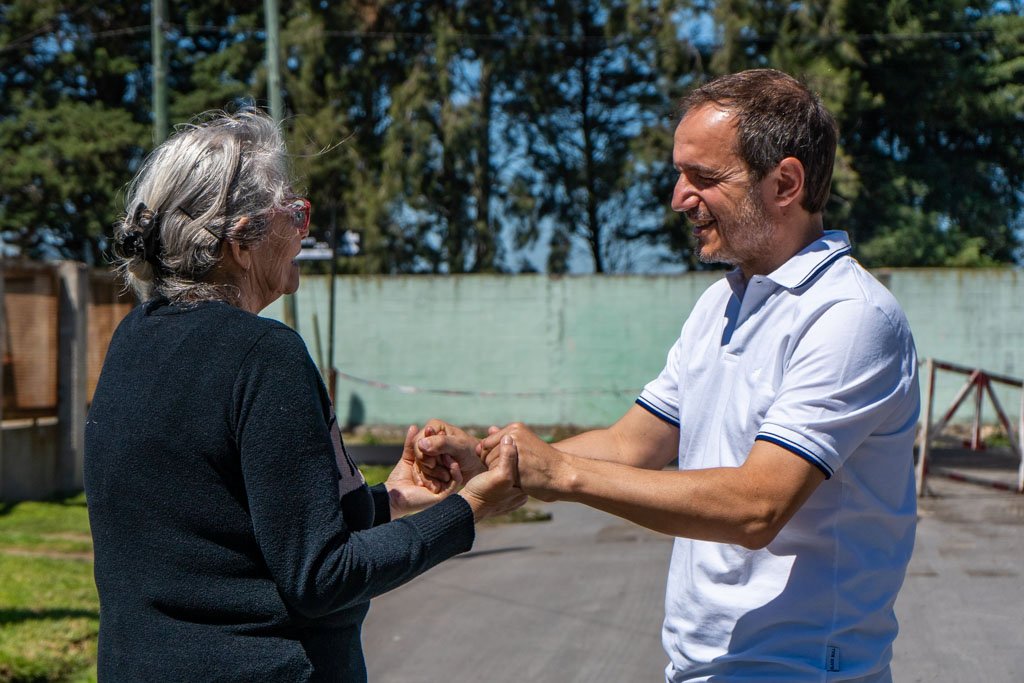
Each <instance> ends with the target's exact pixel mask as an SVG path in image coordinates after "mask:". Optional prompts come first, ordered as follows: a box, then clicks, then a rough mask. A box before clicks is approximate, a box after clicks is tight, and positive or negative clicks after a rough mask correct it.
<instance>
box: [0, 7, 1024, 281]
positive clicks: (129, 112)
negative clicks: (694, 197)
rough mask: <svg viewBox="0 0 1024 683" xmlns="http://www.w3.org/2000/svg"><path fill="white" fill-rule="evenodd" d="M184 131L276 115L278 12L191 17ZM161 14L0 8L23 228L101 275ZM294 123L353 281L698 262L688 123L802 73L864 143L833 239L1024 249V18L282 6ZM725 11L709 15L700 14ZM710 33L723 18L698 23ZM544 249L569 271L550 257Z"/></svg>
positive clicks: (1, 214) (173, 111)
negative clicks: (680, 103) (695, 114)
mask: <svg viewBox="0 0 1024 683" xmlns="http://www.w3.org/2000/svg"><path fill="white" fill-rule="evenodd" d="M168 5H169V6H168V10H169V15H168V17H167V20H168V25H167V26H166V27H165V32H164V35H165V37H166V40H167V45H168V53H169V54H168V56H169V75H168V85H169V89H170V97H169V100H170V120H171V121H173V122H182V121H188V120H189V119H191V118H192V117H193V116H195V115H196V114H198V113H200V112H202V111H205V110H209V109H222V108H233V107H237V106H239V105H240V104H245V103H255V104H265V103H266V99H267V89H266V68H265V66H264V61H265V47H266V46H265V35H264V31H263V26H264V16H263V11H264V10H263V7H262V3H249V4H244V3H243V4H242V5H239V4H238V3H233V2H228V1H227V0H211V1H209V2H192V1H184V2H173V3H168ZM149 10H150V7H149V5H148V4H140V3H135V4H133V3H99V4H88V3H86V4H81V6H79V5H68V4H67V3H59V2H57V1H56V0H13V1H12V2H8V3H4V4H2V5H0V143H2V148H0V149H2V152H0V154H2V156H0V237H2V240H3V242H4V243H6V245H7V247H8V249H9V248H10V247H14V248H16V249H19V250H21V252H22V253H24V254H27V255H29V256H32V257H37V258H39V257H54V256H64V257H74V258H80V259H84V260H86V261H92V262H98V261H101V260H102V259H103V252H104V249H105V247H106V245H105V241H104V235H106V234H109V232H110V228H111V226H112V224H113V223H114V222H115V221H116V220H117V217H118V214H119V211H120V210H121V208H122V207H120V206H119V198H120V197H119V195H120V191H121V188H122V187H123V186H124V184H125V183H126V182H127V181H128V180H129V179H130V177H131V174H132V172H133V170H134V169H136V168H137V167H138V164H139V162H140V161H141V159H142V157H143V155H144V154H145V153H146V152H147V151H148V150H149V148H150V147H151V145H152V139H153V134H152V128H151V127H152V116H151V113H150V109H151V102H150V90H151V69H150V58H151V45H150V27H149V21H150V16H149ZM281 12H282V17H281V26H282V34H281V49H282V55H283V58H284V61H283V88H284V91H285V92H284V95H285V106H286V109H287V112H288V115H287V118H286V121H285V127H286V132H287V135H288V141H289V148H290V149H291V150H292V152H293V153H294V167H295V170H296V172H297V173H298V175H299V177H300V179H301V182H302V184H303V185H304V186H305V189H306V191H307V193H308V194H309V195H310V196H311V199H312V200H313V206H314V219H313V227H314V234H315V235H316V236H318V237H320V238H321V239H324V238H326V237H327V230H328V229H330V228H331V226H334V227H335V228H336V229H338V230H344V229H346V228H348V229H354V230H358V231H360V232H361V233H362V236H363V241H362V247H363V254H362V255H361V256H360V257H358V258H354V259H345V260H343V261H342V262H341V263H340V267H341V270H342V272H360V273H408V272H494V271H502V270H510V271H515V270H538V269H539V270H547V271H549V272H565V271H567V270H569V269H570V267H571V266H570V264H573V265H574V267H577V268H579V267H583V268H586V266H581V265H580V264H581V263H583V262H585V261H586V260H588V259H580V258H579V256H580V255H581V254H585V255H587V256H588V257H589V261H590V263H592V264H593V265H592V267H593V269H594V270H595V271H598V272H613V271H644V270H649V269H651V268H653V267H655V266H656V265H658V262H657V260H656V259H657V258H659V256H658V255H660V258H664V257H666V256H668V257H670V258H671V259H672V260H674V261H675V262H676V263H685V264H687V265H688V266H689V267H691V268H692V267H700V266H699V264H697V263H696V262H695V260H694V259H693V255H692V253H691V245H690V243H689V238H688V237H687V235H686V231H685V230H684V229H683V228H682V222H681V219H680V218H679V217H678V216H675V215H674V214H673V213H672V212H671V211H670V210H669V208H668V197H669V194H670V192H671V188H672V184H673V181H674V177H673V173H672V171H671V168H670V165H669V158H670V155H669V152H670V148H671V133H672V129H673V126H674V124H675V121H674V118H673V105H674V102H675V101H676V100H677V99H678V97H679V96H680V95H681V94H682V93H683V92H684V91H685V89H686V88H688V87H690V86H691V85H692V84H694V83H697V82H700V81H701V80H702V79H704V78H707V77H709V76H711V75H714V74H718V73H723V72H726V71H735V70H739V69H743V68H748V67H752V66H773V67H776V68H780V69H783V70H785V71H788V72H791V73H793V74H795V75H797V76H800V77H802V78H803V79H805V80H806V81H807V82H808V83H809V84H810V85H811V87H812V88H814V89H815V90H817V91H818V92H820V93H821V95H822V97H823V99H824V101H825V102H826V104H827V105H828V106H829V108H830V109H831V110H832V111H833V112H835V113H836V116H837V118H838V120H839V123H840V128H841V131H842V136H841V149H840V151H839V155H838V159H837V164H836V171H835V176H834V182H833V196H832V200H831V201H830V204H829V206H828V208H827V223H828V225H829V226H831V227H838V228H843V229H847V230H848V231H849V232H850V233H851V235H852V237H853V238H854V241H855V242H856V246H857V250H858V253H859V254H860V256H861V258H862V259H863V260H864V261H865V263H866V264H868V265H876V266H877V265H907V266H916V265H972V266H974V265H976V266H985V265H991V264H1004V263H1011V262H1013V261H1014V260H1015V259H1018V258H1019V255H1020V248H1021V239H1022V229H1024V121H1022V119H1021V112H1022V111H1024V5H1022V3H1021V1H1020V0H1009V1H1007V0H983V1H982V2H976V3H967V2H966V0H928V1H927V2H924V3H907V2H905V1H904V0H875V1H873V2H861V3H856V2H850V1H849V0H814V1H812V2H799V3H763V2H757V1H755V0H722V1H720V2H716V3H708V2H707V1H706V0H541V1H540V2H526V1H525V0H481V1H479V2H468V1H467V0H453V1H452V2H448V3H419V2H409V1H408V0H380V1H371V0H355V1H353V2H345V3H307V2H298V1H297V0H282V1H281ZM706 17H711V19H712V20H713V23H710V24H708V23H706V22H704V21H703V20H704V18H706ZM700 27H704V28H700ZM538 257H546V258H545V260H538Z"/></svg>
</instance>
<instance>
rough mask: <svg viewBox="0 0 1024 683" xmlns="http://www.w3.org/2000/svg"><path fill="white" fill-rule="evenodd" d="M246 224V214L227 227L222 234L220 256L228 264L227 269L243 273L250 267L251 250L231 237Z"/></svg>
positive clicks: (247, 220)
mask: <svg viewBox="0 0 1024 683" xmlns="http://www.w3.org/2000/svg"><path fill="white" fill-rule="evenodd" d="M248 224H249V217H248V216H243V217H242V218H240V219H238V222H237V223H235V224H234V225H232V226H231V227H230V228H228V230H227V232H226V233H225V235H224V240H223V241H222V242H221V258H223V259H224V261H225V265H226V266H228V269H229V270H232V271H237V272H242V273H244V272H246V271H248V270H249V268H251V267H252V250H251V249H250V248H249V247H248V246H246V245H244V244H241V243H239V242H238V241H237V240H234V239H232V237H233V236H234V235H236V234H238V232H239V231H241V230H243V229H245V226H246V225H248Z"/></svg>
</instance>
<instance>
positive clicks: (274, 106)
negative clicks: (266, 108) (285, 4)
mask: <svg viewBox="0 0 1024 683" xmlns="http://www.w3.org/2000/svg"><path fill="white" fill-rule="evenodd" d="M263 12H264V14H265V15H266V19H265V20H264V21H265V23H266V25H267V92H268V93H269V94H270V115H271V116H273V117H274V120H275V121H277V122H278V123H280V122H281V121H282V120H283V119H284V103H283V102H282V100H281V17H280V14H281V12H280V10H279V9H278V2H277V0H264V2H263Z"/></svg>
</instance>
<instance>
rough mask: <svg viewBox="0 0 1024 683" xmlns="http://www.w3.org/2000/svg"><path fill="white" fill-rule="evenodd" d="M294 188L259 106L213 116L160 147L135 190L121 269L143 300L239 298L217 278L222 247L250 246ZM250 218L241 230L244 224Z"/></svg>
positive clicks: (124, 225) (120, 232)
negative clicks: (213, 274) (213, 273)
mask: <svg viewBox="0 0 1024 683" xmlns="http://www.w3.org/2000/svg"><path fill="white" fill-rule="evenodd" d="M289 187H290V181H289V169H288V153H287V150H286V149H285V146H284V139H283V137H282V135H281V130H280V128H279V127H278V125H277V124H276V123H275V122H274V120H273V119H271V118H270V117H269V116H268V115H267V114H266V113H264V112H262V111H260V110H258V109H246V110H243V111H240V112H238V113H236V114H227V113H225V112H220V111H218V112H207V113H205V114H201V115H200V116H198V117H196V119H194V120H193V121H192V122H191V123H188V124H185V125H183V126H180V127H178V129H177V130H176V131H175V133H174V134H173V135H172V136H171V137H170V138H168V139H167V140H166V141H165V142H164V143H163V144H161V145H160V146H159V147H157V148H156V149H155V150H153V151H152V152H151V153H150V154H149V156H148V157H147V158H146V160H145V161H144V162H143V164H142V168H141V169H140V170H139V172H138V174H136V176H135V178H134V179H133V180H132V181H131V182H130V183H129V185H128V190H127V197H126V200H125V213H124V214H123V215H122V217H121V219H120V220H119V221H118V223H117V224H116V226H115V228H114V254H115V259H114V266H115V269H116V270H117V272H118V273H119V274H120V275H121V276H122V277H123V278H124V280H125V282H126V284H128V285H129V286H131V287H132V288H133V289H134V290H135V291H136V293H137V294H138V295H139V297H140V298H141V299H142V300H144V301H145V300H148V299H151V298H153V297H156V296H164V297H167V298H168V299H171V300H175V301H204V300H211V299H219V300H232V299H234V298H235V294H233V293H232V288H231V286H230V285H224V284H222V283H217V282H213V281H211V279H210V278H209V275H210V273H211V271H212V270H213V269H214V267H215V266H216V265H217V264H218V263H219V262H220V246H221V242H222V241H223V240H231V241H234V242H238V243H240V244H244V245H252V244H255V243H257V242H259V241H260V240H262V239H263V238H264V237H265V236H266V234H267V229H268V224H269V223H268V218H267V215H268V212H269V210H270V209H272V208H274V207H277V206H280V205H282V204H283V202H284V200H285V197H286V196H287V193H288V189H289ZM245 217H248V218H249V220H248V221H245V222H242V223H241V224H239V221H241V219H242V218H245Z"/></svg>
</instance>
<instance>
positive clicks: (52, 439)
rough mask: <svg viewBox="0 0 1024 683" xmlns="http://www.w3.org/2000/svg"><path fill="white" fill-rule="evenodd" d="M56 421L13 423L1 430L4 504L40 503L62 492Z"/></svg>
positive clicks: (1, 497)
mask: <svg viewBox="0 0 1024 683" xmlns="http://www.w3.org/2000/svg"><path fill="white" fill-rule="evenodd" d="M59 439H60V433H59V430H58V428H57V420H56V418H42V419H40V420H9V421H7V422H5V423H4V424H3V429H0V501H3V502H7V503H9V502H13V501H17V500H40V499H43V498H48V497H49V496H52V495H53V494H54V493H56V492H57V491H59V490H60V488H61V487H60V482H59V481H58V478H57V452H58V441H59Z"/></svg>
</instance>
